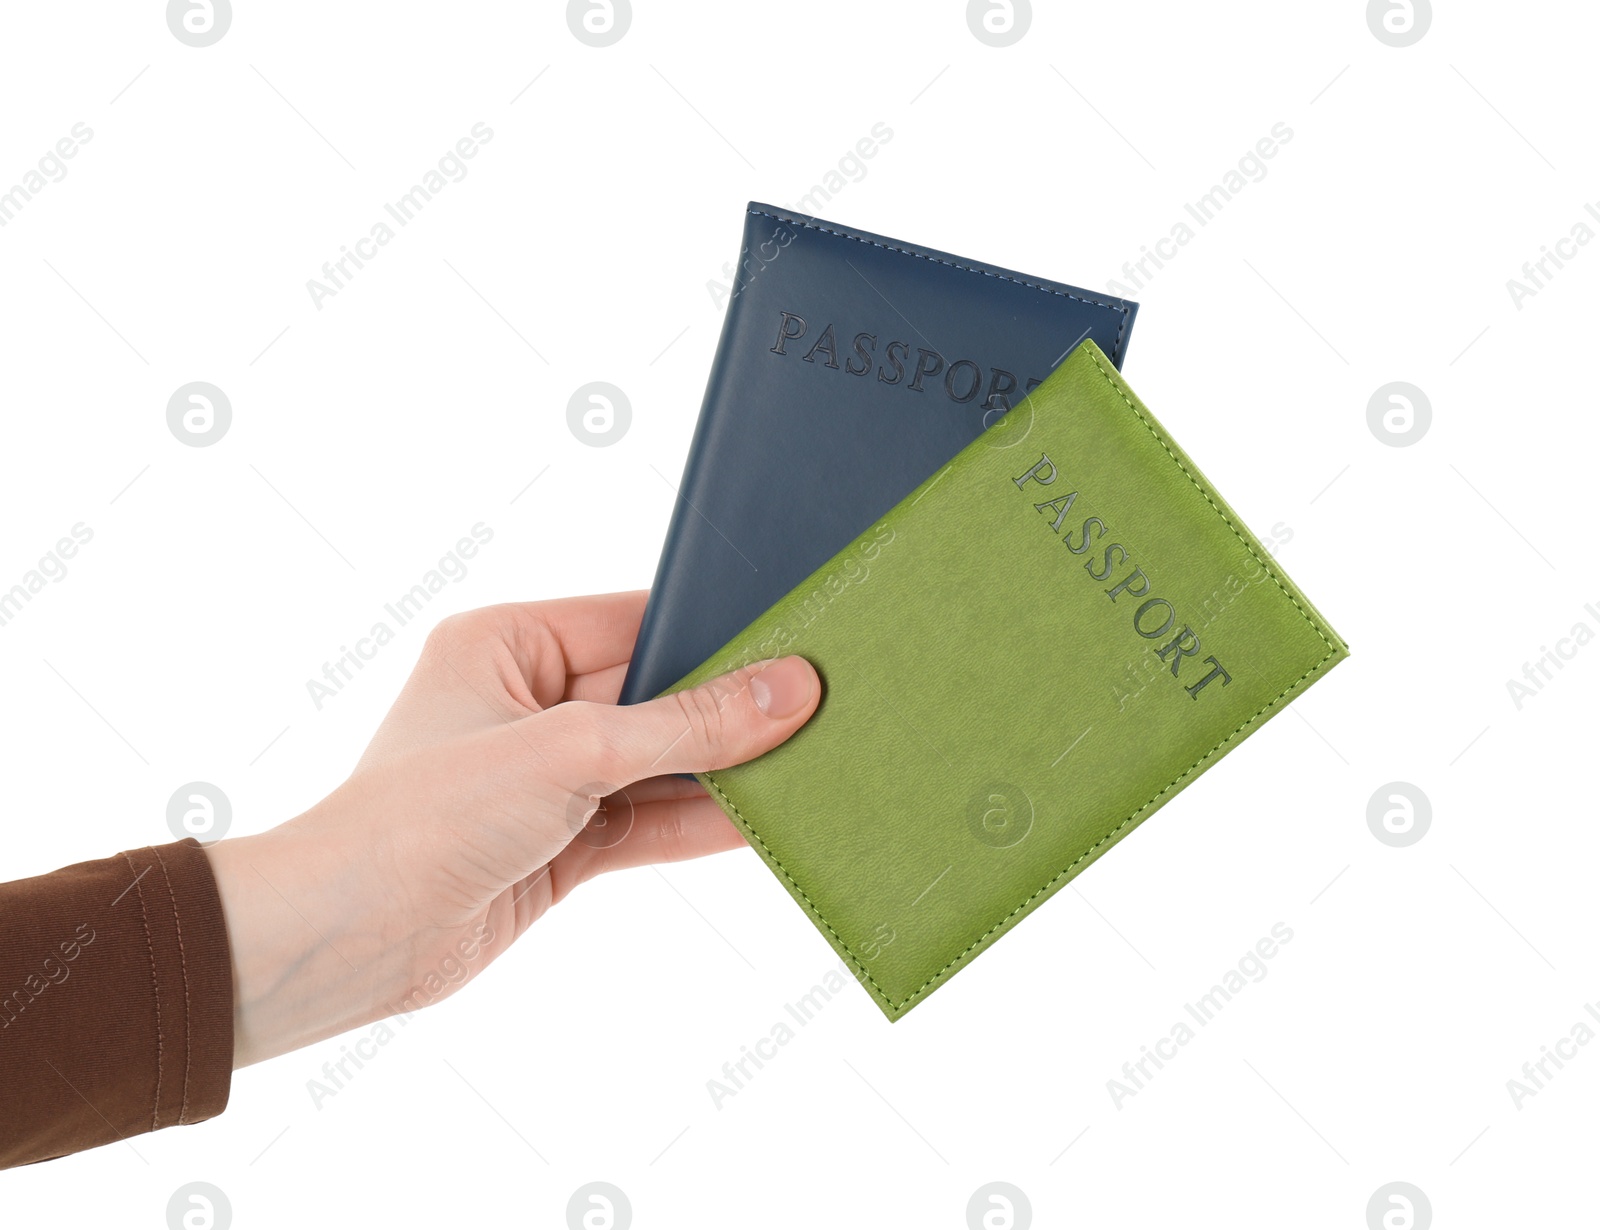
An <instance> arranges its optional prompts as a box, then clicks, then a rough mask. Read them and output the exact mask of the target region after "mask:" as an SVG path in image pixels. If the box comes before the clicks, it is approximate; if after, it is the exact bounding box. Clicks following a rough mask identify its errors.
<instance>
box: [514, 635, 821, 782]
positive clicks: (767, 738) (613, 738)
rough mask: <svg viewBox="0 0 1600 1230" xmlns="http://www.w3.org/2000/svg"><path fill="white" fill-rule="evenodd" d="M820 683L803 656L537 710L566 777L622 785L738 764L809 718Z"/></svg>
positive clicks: (549, 753) (546, 742) (543, 735)
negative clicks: (631, 697)
mask: <svg viewBox="0 0 1600 1230" xmlns="http://www.w3.org/2000/svg"><path fill="white" fill-rule="evenodd" d="M821 698H822V682H821V680H820V679H819V678H818V677H817V672H816V671H815V670H814V669H813V668H812V666H811V664H810V663H809V662H807V661H806V660H805V659H804V658H798V657H789V658H776V659H773V660H771V661H768V662H757V663H755V664H753V665H751V666H746V667H741V668H740V669H739V670H737V671H734V672H733V673H732V674H729V675H722V676H719V677H718V678H716V679H712V680H708V681H707V682H705V683H702V684H700V685H699V686H698V687H694V688H689V689H687V690H685V691H682V692H676V693H673V694H672V695H671V696H663V697H660V698H659V699H656V700H651V701H646V702H644V703H643V704H638V705H625V706H620V707H619V706H609V705H596V704H591V703H587V702H584V701H571V702H568V703H566V704H562V705H557V706H555V707H553V708H551V709H549V710H547V711H546V712H544V713H541V714H538V715H537V716H536V717H533V718H529V719H526V720H527V722H528V723H530V724H532V723H538V726H537V728H536V729H537V731H538V735H539V738H540V742H541V744H542V745H543V746H546V747H548V748H549V749H550V750H549V751H547V752H545V753H544V754H545V755H546V756H548V757H549V758H550V761H551V763H552V764H559V765H560V766H561V767H562V768H563V770H564V771H565V773H566V775H567V776H568V777H569V778H570V781H571V784H572V785H574V786H576V785H577V784H578V783H581V782H597V781H598V782H611V783H617V784H621V785H625V784H627V783H628V782H633V781H637V780H638V779H640V778H641V777H650V776H654V775H656V774H662V773H699V772H706V771H709V770H712V769H724V768H727V767H728V766H729V765H735V764H742V763H743V762H744V761H746V760H750V759H753V758H754V757H756V756H759V755H761V753H763V752H765V751H769V750H770V749H772V748H774V747H776V746H777V745H778V744H780V743H782V742H783V741H784V740H785V739H787V738H788V737H789V736H790V735H792V734H794V732H795V731H797V730H799V729H800V727H801V726H803V725H804V724H805V723H806V720H807V719H808V718H810V716H811V714H812V713H813V712H814V711H815V710H816V707H817V704H818V702H819V701H820V700H821Z"/></svg>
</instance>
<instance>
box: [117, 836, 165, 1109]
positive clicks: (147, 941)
mask: <svg viewBox="0 0 1600 1230" xmlns="http://www.w3.org/2000/svg"><path fill="white" fill-rule="evenodd" d="M122 857H123V858H124V859H126V860H127V863H128V870H129V871H131V872H133V873H134V877H135V878H134V881H133V887H134V889H135V890H136V891H137V892H138V894H139V917H140V918H141V919H142V920H143V922H144V946H145V950H146V951H147V952H148V953H149V954H150V992H151V994H152V995H153V996H154V998H155V1005H156V1096H155V1105H154V1106H152V1107H151V1108H150V1130H151V1131H152V1132H154V1131H156V1130H158V1129H159V1128H160V1127H161V980H160V978H159V977H158V976H157V974H156V946H155V942H154V941H153V940H152V939H151V938H150V915H149V912H148V911H146V909H145V908H144V888H143V887H142V886H141V885H140V883H139V879H138V877H139V869H138V868H137V867H135V866H134V865H133V859H132V857H130V856H129V854H128V852H127V851H126V850H124V851H123V852H122Z"/></svg>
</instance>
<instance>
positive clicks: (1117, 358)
mask: <svg viewBox="0 0 1600 1230" xmlns="http://www.w3.org/2000/svg"><path fill="white" fill-rule="evenodd" d="M745 212H746V213H748V214H749V215H750V216H751V217H752V218H771V219H772V220H773V221H774V222H787V223H789V224H790V225H791V226H803V227H805V229H806V230H808V231H821V232H822V233H823V234H824V235H837V236H838V237H839V238H840V239H853V240H855V241H856V242H857V243H864V244H868V245H870V246H871V247H874V248H882V249H883V250H884V251H885V252H898V253H900V255H902V256H914V257H916V258H917V259H918V260H923V261H932V262H933V263H934V264H935V265H948V266H949V267H950V268H952V269H960V270H962V271H963V272H965V273H981V274H982V275H983V276H984V277H986V278H998V279H999V280H1000V281H1002V282H1015V283H1016V284H1017V285H1018V286H1026V287H1027V288H1028V289H1029V290H1042V291H1044V293H1045V294H1047V295H1057V296H1059V297H1060V298H1062V299H1072V300H1074V301H1076V302H1078V303H1088V304H1091V305H1093V306H1094V307H1102V308H1106V309H1108V310H1109V311H1113V312H1115V311H1119V310H1120V311H1121V313H1122V323H1121V324H1119V325H1118V326H1117V340H1116V343H1115V344H1114V345H1113V347H1112V350H1113V352H1114V353H1113V355H1112V359H1113V361H1114V362H1118V363H1120V362H1121V361H1122V339H1123V337H1124V336H1125V335H1126V333H1127V331H1128V318H1129V317H1130V316H1132V315H1133V311H1132V309H1131V308H1130V307H1129V306H1128V303H1127V301H1126V300H1120V299H1119V300H1117V302H1116V303H1107V302H1106V301H1105V300H1103V299H1090V298H1088V297H1087V296H1084V295H1074V294H1072V293H1070V292H1068V291H1064V290H1057V289H1055V287H1053V286H1041V285H1039V283H1037V282H1030V281H1028V280H1027V279H1026V278H1014V277H1012V276H1011V275H1010V274H1009V273H996V272H994V271H993V270H992V269H979V268H977V267H975V266H973V265H963V264H960V263H959V262H957V261H951V260H945V258H944V257H942V256H930V255H929V254H928V253H926V252H919V251H917V250H916V249H915V248H898V247H896V246H895V245H894V244H892V243H880V242H879V241H878V240H876V239H868V238H867V237H866V236H865V235H857V234H854V233H852V232H850V231H841V230H835V229H834V228H833V227H831V226H818V225H817V224H816V223H815V222H806V221H803V220H802V219H800V218H785V217H783V216H781V215H779V214H774V213H768V212H767V211H766V210H764V209H750V210H746V211H745ZM1119 304H1120V305H1121V306H1120V308H1119V306H1118V305H1119Z"/></svg>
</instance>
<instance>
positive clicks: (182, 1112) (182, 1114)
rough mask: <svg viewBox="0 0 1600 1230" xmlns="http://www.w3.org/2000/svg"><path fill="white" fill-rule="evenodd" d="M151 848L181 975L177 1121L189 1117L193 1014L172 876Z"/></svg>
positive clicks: (187, 960)
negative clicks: (164, 890)
mask: <svg viewBox="0 0 1600 1230" xmlns="http://www.w3.org/2000/svg"><path fill="white" fill-rule="evenodd" d="M151 850H152V851H153V852H154V854H155V856H156V862H158V863H160V864H161V878H162V879H163V880H165V881H166V882H167V900H168V901H170V902H171V903H172V925H173V926H174V927H176V928H177V931H178V970H179V972H180V973H181V974H182V976H183V1102H182V1104H181V1105H180V1106H179V1107H178V1122H179V1123H187V1122H188V1118H189V1068H190V1064H191V1061H192V1059H193V1057H194V1016H193V1012H192V1009H191V1007H190V1003H189V959H188V957H187V956H186V955H185V953H184V951H183V916H182V915H181V914H179V913H178V896H177V894H176V893H174V892H173V891H172V877H171V876H170V875H168V874H167V860H166V859H164V858H162V857H161V851H160V850H158V849H156V848H155V847H154V846H152V847H151Z"/></svg>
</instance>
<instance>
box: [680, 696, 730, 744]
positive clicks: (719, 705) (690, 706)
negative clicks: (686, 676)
mask: <svg viewBox="0 0 1600 1230" xmlns="http://www.w3.org/2000/svg"><path fill="white" fill-rule="evenodd" d="M673 699H674V700H675V701H676V702H677V707H678V713H679V716H681V717H682V718H683V720H684V722H685V723H686V724H687V725H688V728H689V735H688V737H689V738H690V739H692V740H694V742H695V743H696V744H697V745H698V746H700V747H706V748H720V747H721V746H722V745H723V744H724V743H725V742H726V740H727V738H728V736H729V734H730V733H731V730H730V727H731V722H730V717H729V713H728V703H727V701H728V697H727V696H726V695H725V694H724V693H723V692H722V691H721V689H718V688H709V687H697V688H687V689H685V690H684V691H682V692H676V693H674V694H673Z"/></svg>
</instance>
